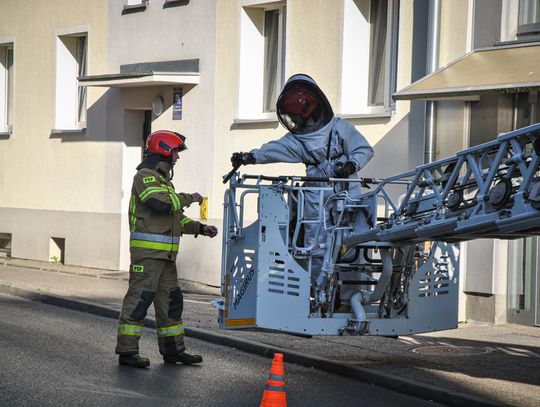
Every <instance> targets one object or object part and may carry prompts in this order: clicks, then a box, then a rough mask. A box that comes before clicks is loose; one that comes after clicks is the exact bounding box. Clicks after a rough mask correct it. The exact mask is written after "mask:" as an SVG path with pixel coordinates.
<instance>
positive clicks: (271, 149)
mask: <svg viewBox="0 0 540 407" xmlns="http://www.w3.org/2000/svg"><path fill="white" fill-rule="evenodd" d="M301 151H302V148H301V147H300V146H299V145H298V142H297V141H295V140H294V138H293V137H291V136H290V135H289V134H286V135H285V136H283V137H281V138H280V139H278V140H272V141H269V142H268V143H265V144H263V145H262V146H261V147H260V148H255V149H253V150H251V151H250V153H251V154H253V156H254V157H255V161H256V164H270V163H301V162H303V160H302V156H301V155H300V154H301Z"/></svg>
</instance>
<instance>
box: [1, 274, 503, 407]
mask: <svg viewBox="0 0 540 407" xmlns="http://www.w3.org/2000/svg"><path fill="white" fill-rule="evenodd" d="M0 293H4V294H9V295H13V296H16V297H21V298H25V299H28V300H31V301H39V302H42V303H44V304H49V305H54V306H59V307H63V308H68V309H71V310H75V311H82V312H87V313H90V314H94V315H98V316H102V317H106V318H113V319H118V318H119V316H120V312H119V311H117V310H113V309H111V308H108V307H105V306H102V305H97V304H94V303H91V302H87V301H82V300H76V299H70V298H66V297H61V296H57V295H53V294H46V293H41V292H38V291H31V290H27V289H23V288H19V287H14V286H11V285H8V284H2V283H0ZM144 326H145V327H148V328H155V327H156V324H155V320H154V319H152V318H146V320H145V323H144ZM185 331H186V336H188V337H190V338H195V339H199V340H203V341H205V342H210V343H215V344H217V345H222V346H227V347H232V348H236V349H238V350H241V351H243V352H248V353H252V354H256V355H260V356H264V357H268V358H272V357H273V355H274V353H276V352H279V353H283V355H284V357H286V359H287V362H289V363H296V364H298V365H302V366H305V367H313V368H316V369H319V370H322V371H325V372H328V373H333V374H336V375H339V376H344V377H348V378H351V379H356V380H361V381H363V382H366V383H370V384H373V385H376V386H380V387H384V388H386V389H389V390H392V391H395V392H398V393H401V394H406V395H409V396H413V397H416V398H419V399H423V400H428V401H434V402H437V403H442V404H445V405H449V406H459V407H461V406H471V405H474V406H479V407H495V406H497V407H500V406H504V405H505V404H501V403H499V402H497V401H491V400H488V399H484V398H481V397H476V396H470V395H467V394H465V393H460V392H454V391H451V390H443V389H441V388H439V387H437V386H434V385H431V384H427V383H420V382H417V381H415V380H412V379H407V378H403V377H401V376H396V375H393V374H391V373H382V372H376V371H373V370H370V369H365V368H361V367H356V366H352V365H350V364H347V363H346V362H335V361H332V360H330V359H325V358H321V357H318V356H311V355H306V354H304V353H300V352H296V351H293V350H290V349H286V348H280V347H278V346H274V345H267V344H264V343H261V342H256V341H252V340H249V339H242V338H237V337H233V336H230V335H225V334H220V333H216V332H209V331H207V330H204V329H200V328H186V329H185Z"/></svg>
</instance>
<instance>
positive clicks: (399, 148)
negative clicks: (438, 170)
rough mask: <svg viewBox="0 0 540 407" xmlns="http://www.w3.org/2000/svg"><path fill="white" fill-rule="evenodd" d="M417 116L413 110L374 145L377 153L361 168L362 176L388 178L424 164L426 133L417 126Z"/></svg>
mask: <svg viewBox="0 0 540 407" xmlns="http://www.w3.org/2000/svg"><path fill="white" fill-rule="evenodd" d="M415 116H416V115H415V113H414V112H412V111H411V113H409V114H407V115H406V116H404V117H403V119H401V120H400V121H399V122H398V123H397V124H396V125H395V126H394V127H392V129H391V130H390V131H389V132H388V133H386V134H385V135H384V136H383V137H382V138H381V139H380V140H379V141H378V142H377V143H376V144H374V145H373V150H374V152H375V155H374V156H373V158H372V159H371V160H370V161H369V163H368V164H367V165H366V166H365V167H364V168H363V169H362V170H361V172H360V174H361V176H363V177H375V178H387V177H390V176H394V175H398V174H401V173H403V172H407V171H411V170H413V169H414V168H415V167H417V166H418V165H420V164H422V158H423V152H422V146H423V140H424V135H423V132H422V131H419V130H418V128H417V127H419V126H417V125H416V122H417V121H418V120H415ZM364 123H365V121H364V122H363V124H364ZM353 124H355V123H354V122H353ZM420 127H421V126H420Z"/></svg>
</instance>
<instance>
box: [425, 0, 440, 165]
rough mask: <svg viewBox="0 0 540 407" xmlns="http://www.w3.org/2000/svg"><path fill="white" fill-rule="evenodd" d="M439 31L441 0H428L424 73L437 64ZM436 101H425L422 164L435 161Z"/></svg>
mask: <svg viewBox="0 0 540 407" xmlns="http://www.w3.org/2000/svg"><path fill="white" fill-rule="evenodd" d="M440 33H441V0H430V2H429V15H428V44H427V58H426V59H427V61H426V75H429V74H431V73H433V72H435V71H436V70H437V68H438V66H439V42H440ZM436 113H437V102H433V101H431V100H430V101H427V102H426V120H425V127H424V164H427V163H431V162H433V161H435V155H436V128H435V126H436V125H437V118H436Z"/></svg>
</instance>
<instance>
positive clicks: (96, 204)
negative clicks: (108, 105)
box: [0, 0, 122, 268]
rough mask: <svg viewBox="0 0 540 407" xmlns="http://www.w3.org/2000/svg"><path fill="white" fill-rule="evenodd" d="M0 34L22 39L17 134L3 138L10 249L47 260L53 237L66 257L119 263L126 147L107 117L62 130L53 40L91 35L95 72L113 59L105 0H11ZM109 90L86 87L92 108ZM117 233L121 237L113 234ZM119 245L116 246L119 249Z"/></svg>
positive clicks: (5, 228)
mask: <svg viewBox="0 0 540 407" xmlns="http://www.w3.org/2000/svg"><path fill="white" fill-rule="evenodd" d="M0 9H1V12H0V38H2V37H14V39H15V47H14V48H15V52H14V54H15V63H14V69H15V82H14V83H15V89H14V92H15V100H14V126H13V134H12V135H11V137H10V138H9V139H3V140H0V163H1V164H0V165H1V167H0V168H1V170H0V209H1V211H0V213H1V216H0V231H2V232H5V233H12V235H13V243H12V255H13V256H15V257H22V258H29V259H36V260H43V261H48V260H49V251H48V247H49V243H50V237H53V236H54V237H61V238H65V239H66V253H65V257H66V263H69V264H75V265H86V266H91V267H103V268H116V267H118V261H119V259H118V249H117V248H118V244H119V242H118V238H117V236H118V228H119V218H118V216H115V215H114V214H118V213H119V212H120V202H121V193H122V192H121V188H120V182H119V178H117V177H112V176H110V174H114V173H118V172H119V171H121V163H122V149H121V145H120V144H119V143H118V142H115V141H114V140H107V136H106V134H105V127H106V123H105V122H104V121H103V119H101V120H100V121H99V122H93V121H92V120H89V121H88V130H87V131H86V133H82V134H71V135H61V136H60V135H51V130H52V129H53V128H54V127H55V123H54V121H55V92H56V79H55V76H56V38H57V34H58V32H59V31H63V30H67V31H70V30H72V31H78V30H80V31H87V32H88V72H89V73H90V74H91V73H93V72H100V71H101V72H102V71H103V70H104V69H105V66H106V43H107V19H108V15H107V1H105V0H54V1H47V2H44V1H39V0H30V1H25V2H19V1H16V0H5V1H2V4H1V5H0ZM102 93H103V91H102V90H93V89H92V90H90V91H89V92H88V108H89V110H92V109H99V108H100V107H99V105H98V104H96V102H97V101H98V99H99V98H100V97H101V95H102ZM115 237H116V238H115ZM115 248H116V249H115Z"/></svg>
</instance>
